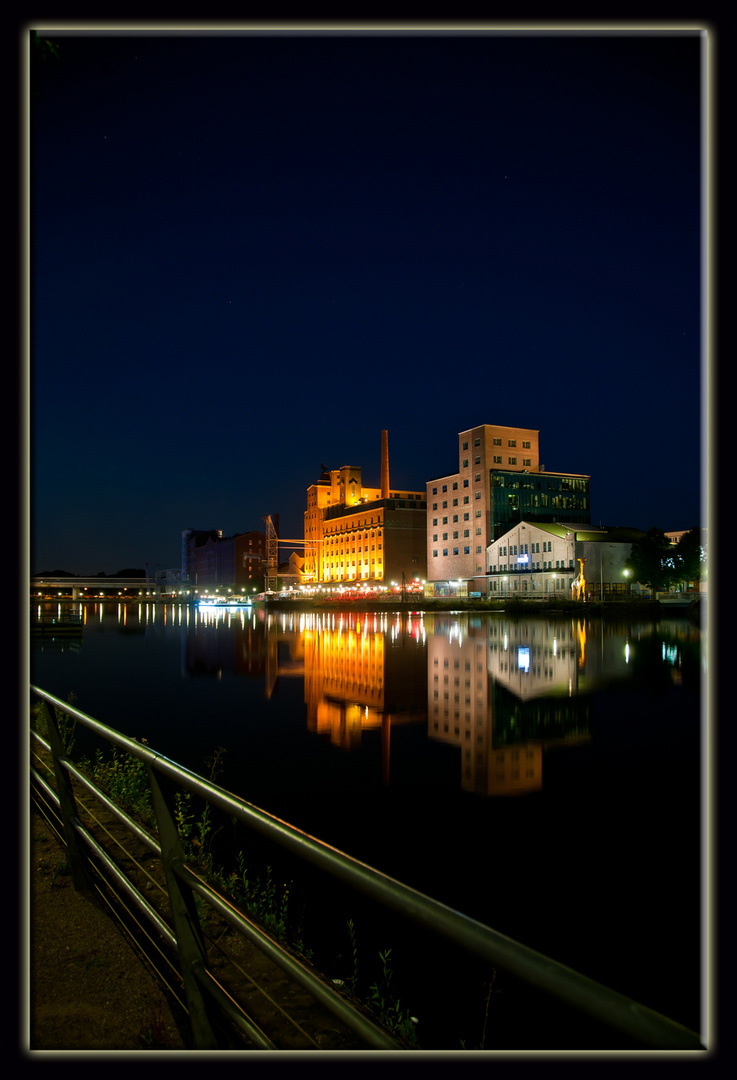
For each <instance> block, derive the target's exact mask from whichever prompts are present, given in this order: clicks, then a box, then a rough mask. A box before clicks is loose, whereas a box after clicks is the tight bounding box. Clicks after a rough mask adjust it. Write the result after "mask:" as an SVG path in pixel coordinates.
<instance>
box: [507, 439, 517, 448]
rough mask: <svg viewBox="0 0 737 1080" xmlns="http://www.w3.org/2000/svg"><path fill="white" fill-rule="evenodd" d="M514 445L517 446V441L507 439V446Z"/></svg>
mask: <svg viewBox="0 0 737 1080" xmlns="http://www.w3.org/2000/svg"><path fill="white" fill-rule="evenodd" d="M516 445H517V440H516V439H508V440H507V446H516Z"/></svg>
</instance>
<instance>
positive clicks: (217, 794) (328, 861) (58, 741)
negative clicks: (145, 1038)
mask: <svg viewBox="0 0 737 1080" xmlns="http://www.w3.org/2000/svg"><path fill="white" fill-rule="evenodd" d="M31 692H32V694H33V695H35V696H36V697H37V698H39V699H40V700H41V701H43V702H44V703H46V705H47V706H50V707H49V708H47V709H46V713H47V716H48V735H49V742H48V744H47V743H46V742H45V741H44V740H43V739H42V738H41V737H40V736H39V734H38V733H37V732H33V731H32V732H31V734H32V735H33V736H34V737H35V738H36V739H38V740H39V741H40V742H41V743H42V744H43V745H44V746H45V747H46V748H47V750H49V751H50V753H51V754H52V756H53V764H54V773H55V777H56V786H57V792H53V791H52V790H51V788H50V787H49V785H48V784H47V783H46V782H45V781H44V779H43V777H41V776H40V774H39V773H38V772H37V771H36V770H35V769H34V768H33V767H32V768H31V776H32V780H33V782H34V783H35V784H36V785H37V788H38V789H39V790H42V791H43V793H44V797H45V798H47V799H53V801H54V802H55V804H56V805H58V808H59V812H60V815H61V820H62V822H63V831H64V839H65V842H66V846H67V849H68V856H69V862H70V864H71V868H72V879H73V883H74V887H75V888H76V889H80V890H85V889H87V888H89V883H90V872H89V859H90V853H92V854H93V855H94V857H95V858H96V859H97V860H98V861H99V862H101V863H103V864H104V865H105V866H106V867H107V870H108V872H109V874H110V875H111V876H112V878H114V879H115V881H116V882H117V885H118V887H119V888H120V889H122V890H123V891H124V892H125V893H126V894H128V896H129V897H130V898H131V899H132V900H133V902H134V903H135V905H136V906H137V908H138V910H139V911H140V912H141V913H142V914H143V915H144V916H145V917H146V918H147V919H148V920H149V922H150V923H151V925H152V926H153V927H155V929H156V931H157V932H158V933H159V934H160V935H161V937H162V938H164V939H165V940H166V941H167V942H168V943H169V944H170V945H171V946H172V947H174V948H176V953H177V957H178V964H179V970H180V974H181V979H182V981H183V984H184V990H185V995H186V1002H187V1009H188V1011H189V1015H190V1022H191V1026H192V1032H193V1038H194V1043H195V1045H196V1047H197V1048H198V1049H211V1048H218V1047H220V1046H222V1045H223V1044H222V1040H221V1036H220V1034H219V1032H220V1030H221V1025H220V1022H219V1021H218V1020H216V1019H215V1018H214V1013H213V1008H215V1009H216V1011H219V1015H220V1016H221V1017H222V1015H223V1014H225V1015H227V1016H228V1017H229V1019H230V1021H231V1023H233V1024H234V1025H235V1026H236V1027H237V1028H238V1029H240V1030H241V1031H242V1032H243V1033H244V1034H246V1036H247V1037H248V1038H249V1039H250V1040H251V1041H252V1042H253V1043H255V1044H256V1045H258V1046H261V1047H267V1048H271V1049H273V1048H274V1047H273V1044H272V1043H271V1041H270V1040H269V1038H268V1036H266V1035H265V1034H264V1033H263V1032H261V1031H260V1030H259V1029H258V1027H257V1025H255V1024H254V1023H253V1021H252V1020H251V1019H250V1018H249V1016H248V1015H247V1013H246V1011H245V1010H244V1009H242V1008H241V1007H240V1006H239V1005H238V1004H237V1003H236V1002H234V1001H233V1000H232V998H231V997H230V996H229V995H228V993H227V992H226V991H225V990H224V989H223V988H222V987H221V986H220V985H219V983H218V981H217V980H216V979H215V978H214V976H213V975H212V973H211V971H210V970H209V967H208V961H207V953H206V948H205V944H204V939H203V936H202V929H201V926H200V921H199V917H198V912H197V905H196V904H195V899H194V898H195V896H199V897H200V898H201V899H203V900H206V901H207V902H208V903H209V904H210V905H211V906H212V907H213V908H214V909H215V910H216V911H217V912H218V913H219V914H220V915H221V916H222V917H223V918H224V919H225V920H226V921H227V922H228V923H229V924H230V925H231V926H232V927H233V928H234V929H235V930H236V931H237V932H238V933H239V934H241V935H243V936H244V937H245V938H246V939H247V940H249V941H250V942H251V943H253V944H254V945H256V946H257V947H258V948H259V949H260V950H261V951H262V952H263V953H264V954H265V955H266V956H267V957H269V958H270V959H271V960H272V961H273V962H274V963H276V964H277V965H278V966H279V967H280V968H281V969H282V970H283V971H284V972H286V974H287V975H288V976H289V977H290V978H292V979H294V980H295V981H296V982H298V983H299V984H300V985H301V986H303V987H304V988H305V989H306V990H307V991H308V992H309V993H310V994H311V995H312V996H313V997H314V999H315V1000H316V1001H317V1002H318V1003H319V1004H320V1005H322V1006H324V1007H326V1008H327V1009H329V1010H330V1011H331V1012H332V1013H333V1015H334V1016H335V1017H336V1018H337V1019H338V1020H340V1021H341V1022H342V1023H343V1024H345V1025H346V1027H348V1028H349V1029H350V1030H351V1031H353V1032H354V1033H355V1034H356V1036H357V1037H358V1038H359V1039H360V1040H362V1041H363V1042H364V1043H365V1044H366V1045H367V1046H368V1047H371V1048H374V1049H384V1050H387V1049H393V1050H397V1049H398V1048H401V1046H400V1045H399V1044H398V1042H397V1040H396V1039H395V1038H394V1037H393V1035H392V1034H391V1033H389V1032H387V1031H386V1030H385V1029H384V1028H382V1027H381V1026H380V1025H379V1024H377V1023H374V1022H373V1021H372V1020H371V1019H370V1018H369V1017H368V1016H367V1015H366V1014H365V1013H363V1012H361V1011H360V1010H359V1009H357V1008H356V1007H355V1006H354V1005H353V1004H352V1003H351V1002H350V1001H349V1000H348V999H347V998H345V997H343V996H341V994H340V993H339V992H338V991H337V990H336V989H334V987H333V986H332V985H330V984H329V983H328V982H327V981H326V980H324V979H323V978H321V977H320V976H318V975H316V974H315V973H314V971H312V970H311V969H309V968H308V967H306V966H305V965H304V964H303V963H301V961H300V960H298V959H296V958H295V956H294V955H292V954H291V953H289V952H287V951H286V950H285V949H284V948H282V947H281V945H280V944H279V943H278V942H277V941H275V940H274V939H272V938H271V937H269V936H268V935H267V934H265V933H264V932H263V931H262V930H261V929H259V927H257V926H256V925H255V924H254V923H252V922H251V921H250V920H248V919H247V918H245V917H244V916H243V915H242V914H241V913H240V912H239V911H238V910H237V909H236V908H235V907H234V905H233V902H232V901H231V900H229V899H228V898H227V897H226V896H224V895H222V894H221V893H219V892H218V891H216V890H215V889H213V888H212V887H211V886H210V885H208V884H207V883H206V882H205V881H204V880H203V879H202V878H200V877H199V876H198V875H197V874H195V873H194V872H193V871H192V869H190V867H188V866H187V865H186V862H185V856H184V849H183V845H182V840H181V837H180V835H179V832H178V829H177V814H176V792H177V790H184V791H185V792H190V793H192V794H194V795H196V796H198V797H201V798H202V799H204V800H205V801H206V802H207V803H208V804H209V805H210V806H212V807H215V808H217V809H218V810H220V811H222V812H223V813H225V814H226V815H227V816H228V817H230V818H231V819H235V820H237V821H238V822H240V823H241V824H242V825H243V826H245V827H246V828H248V829H250V830H253V831H254V832H255V833H257V834H259V835H261V836H262V837H265V838H266V839H267V840H269V841H271V842H273V843H275V844H276V845H278V846H279V847H281V848H282V849H284V850H285V851H287V852H289V853H291V855H292V856H296V858H297V859H298V860H302V861H304V862H305V863H308V864H311V865H312V866H315V867H318V868H319V869H320V870H321V871H324V872H326V873H327V874H329V875H330V876H331V877H333V878H335V879H337V880H338V881H340V882H342V883H343V884H345V885H348V886H349V887H351V888H353V889H355V890H357V891H358V892H360V893H361V894H363V895H364V896H367V897H370V898H372V899H373V900H374V901H376V902H378V903H379V904H380V905H382V906H383V907H384V908H386V909H389V910H391V911H394V912H397V913H399V914H400V915H401V916H403V917H404V918H407V919H410V920H412V921H413V922H414V923H415V925H417V926H420V927H422V928H423V929H424V930H427V931H429V932H430V933H431V934H434V935H437V936H439V937H440V938H441V939H445V940H446V941H448V942H450V943H451V944H452V945H453V946H454V947H457V948H459V949H461V950H463V951H465V952H466V953H467V954H469V955H471V956H472V957H474V958H476V959H477V960H479V959H480V960H483V961H485V962H488V963H489V964H492V965H494V966H498V967H499V968H501V969H503V970H504V971H506V972H508V973H510V974H511V975H513V976H514V977H516V978H518V979H521V980H522V981H523V982H524V983H527V984H529V985H531V986H532V987H533V988H534V989H535V990H538V991H543V992H544V993H546V994H548V995H550V997H551V998H553V999H554V1000H555V1001H557V1002H560V1003H563V1004H565V1005H566V1006H568V1007H570V1008H572V1009H573V1010H575V1011H577V1012H578V1013H579V1014H582V1015H584V1016H586V1017H588V1018H590V1019H593V1020H594V1021H595V1022H597V1023H599V1024H603V1025H604V1026H605V1027H606V1028H607V1029H609V1030H610V1031H612V1032H615V1033H618V1034H619V1035H620V1036H623V1037H624V1038H626V1039H628V1040H631V1041H632V1042H633V1044H635V1046H639V1047H648V1048H653V1049H678V1050H704V1045H703V1043H702V1042H701V1040H700V1037H699V1035H698V1034H697V1033H695V1032H693V1031H691V1030H689V1029H688V1028H686V1027H684V1026H683V1025H681V1024H679V1023H677V1022H675V1021H673V1020H671V1019H669V1018H668V1017H665V1016H662V1015H661V1014H659V1013H657V1012H655V1011H653V1010H651V1009H649V1008H647V1007H646V1006H643V1005H641V1004H639V1003H637V1002H635V1001H633V1000H631V999H630V998H628V997H625V996H624V995H622V994H620V993H618V992H617V991H614V990H611V989H608V988H607V987H605V986H602V985H601V984H599V983H597V982H595V981H593V980H592V979H589V978H588V977H586V976H584V975H581V974H579V973H578V972H576V971H573V970H571V969H570V968H567V967H565V966H564V965H562V964H559V963H558V962H556V961H554V960H552V959H550V958H548V957H546V956H543V955H541V954H540V953H537V952H535V951H534V950H532V949H530V948H528V947H527V946H525V945H522V944H520V943H519V942H517V941H514V940H512V939H510V938H508V937H506V936H505V935H503V934H500V933H498V932H497V931H495V930H493V929H491V928H490V927H488V926H485V925H483V924H482V923H479V922H477V921H476V920H474V919H471V918H469V917H467V916H465V915H463V914H461V913H460V912H458V911H455V910H453V909H451V908H449V907H447V906H446V905H444V904H442V903H440V902H439V901H436V900H433V899H432V898H430V897H428V896H426V895H424V894H423V893H420V892H418V891H416V890H415V889H412V888H410V887H409V886H407V885H404V884H402V883H401V882H399V881H397V880H395V879H393V878H391V877H389V876H387V875H386V874H383V873H381V872H380V871H378V870H375V869H373V868H372V867H370V866H367V865H366V864H364V863H362V862H360V861H358V860H356V859H354V858H352V857H351V856H349V855H346V854H345V853H343V852H341V851H338V850H336V849H335V848H332V847H330V846H328V845H327V844H323V843H322V842H320V841H319V840H316V839H315V838H314V837H311V836H309V835H308V834H306V833H304V832H302V831H301V830H299V829H297V828H295V827H293V826H291V825H288V824H286V823H285V822H283V821H281V820H279V819H278V818H275V817H273V816H271V815H270V814H268V813H265V812H264V811H262V810H259V809H258V808H256V807H254V806H252V805H251V804H249V803H247V802H245V801H243V800H241V799H238V798H236V797H235V796H234V795H232V794H231V793H230V792H228V791H226V790H224V789H223V788H221V787H218V786H217V785H216V784H214V783H212V782H210V781H208V780H205V779H204V778H203V777H201V776H198V775H197V774H195V773H193V772H190V771H189V770H188V769H185V768H183V767H182V766H181V765H178V764H177V763H176V762H174V761H172V760H170V759H169V758H166V757H164V756H163V755H161V754H159V753H157V752H156V751H154V750H152V749H150V748H149V747H147V746H143V745H141V744H140V743H138V742H136V741H135V740H133V739H130V738H127V737H126V736H124V735H122V734H120V733H119V732H118V731H115V730H114V729H112V728H109V727H107V726H106V725H104V724H102V723H100V722H99V721H97V720H95V719H94V718H92V717H91V716H88V715H87V714H85V713H83V712H81V711H80V710H78V709H76V708H74V707H73V706H71V705H69V704H67V703H65V702H63V701H61V700H60V699H59V698H57V697H54V696H53V695H52V694H49V693H47V692H46V691H44V690H41V689H39V688H38V687H35V686H31ZM55 710H59V711H60V712H61V713H62V714H65V715H66V716H68V717H69V718H71V719H72V720H74V721H76V722H77V723H79V724H81V725H82V726H83V727H85V728H87V729H88V730H90V731H92V732H94V733H95V734H96V735H98V736H101V737H102V738H103V739H104V740H105V741H106V742H107V743H109V744H110V745H111V746H112V747H114V748H117V749H119V750H122V751H124V752H126V753H127V754H130V755H132V756H133V757H135V758H138V759H139V760H141V761H143V762H145V764H146V766H147V771H148V778H149V783H150V786H151V795H152V801H153V806H154V810H155V814H156V821H157V826H158V836H159V839H158V841H156V840H154V839H153V838H152V837H151V836H150V835H149V834H148V833H147V832H146V831H145V830H144V829H142V828H141V827H140V826H139V825H138V824H137V823H136V822H135V821H134V820H133V819H132V818H130V817H129V816H128V815H127V814H126V813H125V812H124V811H122V810H121V809H120V807H118V806H117V805H116V804H115V803H114V802H113V801H112V800H111V799H109V798H108V796H107V795H106V794H105V793H104V792H102V791H101V790H100V789H99V788H98V787H97V786H96V785H95V784H94V783H93V782H92V781H91V780H90V779H89V778H88V777H87V776H85V775H84V774H83V773H82V772H80V770H79V769H78V768H77V767H76V766H75V765H74V763H73V762H72V761H71V760H70V759H69V758H68V756H67V755H66V754H65V752H64V748H63V745H62V737H61V734H60V731H59V726H58V722H57V718H56V715H55ZM72 777H73V778H74V779H75V780H76V781H77V782H78V783H79V784H81V785H82V786H83V787H84V788H85V789H86V790H87V791H89V792H90V793H92V794H93V795H94V796H95V797H96V798H97V799H99V800H100V801H101V802H102V803H103V804H104V805H105V806H106V807H107V808H108V810H110V811H111V812H112V813H113V814H114V815H115V816H116V817H117V818H118V819H119V820H120V821H121V822H122V823H124V824H125V826H126V827H127V828H128V829H130V830H131V832H132V833H133V834H134V835H135V836H136V837H137V838H138V839H139V840H140V841H142V842H143V843H144V844H145V845H146V847H147V848H148V849H149V850H150V851H151V852H152V853H153V854H155V855H156V856H157V857H159V858H161V860H162V862H163V867H164V873H165V877H166V885H167V890H168V894H169V902H170V909H171V922H172V926H169V925H168V924H167V923H166V922H165V921H164V920H163V919H162V918H161V916H160V915H159V914H158V913H157V912H156V911H155V910H154V909H153V907H152V906H151V905H150V904H149V903H148V901H147V900H146V899H145V898H144V897H143V896H142V895H141V894H140V893H139V892H138V891H137V890H136V888H135V886H134V885H133V884H131V882H130V881H129V880H128V879H127V878H126V876H125V875H124V874H123V873H122V872H121V871H120V870H119V869H118V867H117V866H116V864H115V863H114V862H113V861H112V860H111V859H110V858H109V856H108V855H107V854H106V853H105V851H104V850H103V849H102V848H101V847H100V845H99V844H98V843H97V841H95V839H94V837H92V835H91V834H90V833H89V831H88V830H87V829H86V828H85V827H84V826H83V825H82V824H81V822H80V820H79V816H78V813H77V806H76V803H75V797H74V791H73V787H72V782H71V781H72Z"/></svg>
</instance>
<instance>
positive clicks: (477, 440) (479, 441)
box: [473, 439, 481, 446]
mask: <svg viewBox="0 0 737 1080" xmlns="http://www.w3.org/2000/svg"><path fill="white" fill-rule="evenodd" d="M473 445H474V446H481V439H474V442H473Z"/></svg>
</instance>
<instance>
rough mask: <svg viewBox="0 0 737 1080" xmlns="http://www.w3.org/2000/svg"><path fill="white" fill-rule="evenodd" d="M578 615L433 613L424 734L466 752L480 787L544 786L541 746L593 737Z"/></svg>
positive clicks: (470, 785)
mask: <svg viewBox="0 0 737 1080" xmlns="http://www.w3.org/2000/svg"><path fill="white" fill-rule="evenodd" d="M585 650H586V630H585V624H584V623H583V622H582V621H581V622H578V621H572V622H570V623H563V622H561V623H559V624H556V623H550V622H547V621H544V620H533V619H530V620H514V621H512V620H507V619H505V618H503V617H502V618H498V619H484V620H481V619H474V618H473V617H468V616H452V617H447V618H440V617H436V618H435V619H434V627H433V633H432V634H429V635H428V734H429V736H430V737H431V738H434V739H437V740H439V741H441V742H446V743H448V744H450V745H453V746H457V747H458V748H459V749H460V752H461V784H462V787H463V788H464V789H465V790H467V791H473V792H475V793H476V794H479V795H485V796H491V795H522V794H529V793H531V792H534V791H540V790H541V788H542V780H543V752H544V751H546V750H548V749H550V748H551V747H554V746H569V745H573V744H576V743H581V742H588V741H590V738H591V734H590V727H589V702H588V699H587V698H586V697H581V696H580V695H579V680H580V679H581V677H582V675H583V672H584V670H585Z"/></svg>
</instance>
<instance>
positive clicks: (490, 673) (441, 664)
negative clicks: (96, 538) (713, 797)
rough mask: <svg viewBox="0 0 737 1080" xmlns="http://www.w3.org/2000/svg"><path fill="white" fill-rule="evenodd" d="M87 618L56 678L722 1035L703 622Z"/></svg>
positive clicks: (332, 835)
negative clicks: (711, 978) (715, 962)
mask: <svg viewBox="0 0 737 1080" xmlns="http://www.w3.org/2000/svg"><path fill="white" fill-rule="evenodd" d="M55 607H56V605H43V606H42V610H43V611H49V610H54V609H55ZM65 610H68V608H66V609H65ZM76 610H81V611H82V614H83V618H84V630H83V633H82V636H81V637H80V638H79V639H77V640H74V641H71V640H61V639H60V640H58V641H50V640H48V639H38V640H36V641H35V642H34V644H33V647H32V653H31V673H32V680H33V682H34V683H35V684H36V685H38V686H40V687H42V688H43V689H45V690H48V691H49V692H51V693H53V694H56V695H58V696H59V697H62V698H66V697H67V695H68V694H69V693H70V692H73V693H74V694H75V695H76V697H77V702H76V703H77V706H78V707H79V708H80V709H82V710H83V711H84V712H87V713H89V714H90V715H91V716H94V717H95V718H96V719H98V720H101V721H102V722H103V723H106V724H108V725H110V726H111V727H114V728H117V729H119V730H120V731H122V732H123V733H125V734H127V735H132V736H135V737H136V738H139V739H140V738H142V737H145V738H146V739H147V740H148V742H149V744H150V745H151V746H152V747H153V748H155V749H157V750H159V751H161V752H162V753H163V754H165V755H166V756H168V757H170V758H173V759H175V760H177V761H179V762H181V763H182V764H184V765H186V766H188V767H189V768H192V769H194V770H196V771H199V772H203V771H206V769H205V762H206V760H207V759H208V758H210V757H211V756H212V754H213V752H214V750H215V749H216V747H223V748H225V750H226V754H225V755H224V757H223V769H224V771H223V773H222V774H221V775H220V776H219V778H218V782H219V783H220V784H222V785H223V786H224V787H226V788H228V789H229V790H231V791H233V792H235V793H236V794H238V795H240V796H242V797H243V798H245V799H247V800H248V801H250V802H252V803H254V804H256V805H257V806H260V807H262V808H263V809H265V810H268V811H270V812H271V813H273V814H276V815H277V816H279V817H281V818H284V819H285V820H287V821H289V822H291V823H293V824H294V825H296V826H298V827H299V828H302V829H304V830H306V831H307V832H309V833H311V834H313V835H315V836H317V837H319V838H320V839H323V840H325V841H327V842H328V843H331V844H333V845H335V846H336V847H338V848H341V849H342V850H344V851H347V852H349V853H350V854H352V855H354V856H356V857H357V858H359V859H362V860H363V861H365V862H368V863H369V864H371V865H374V866H376V867H378V868H379V869H381V870H383V871H385V872H387V873H389V874H391V875H392V876H394V877H397V878H399V879H400V880H402V881H405V882H406V883H407V884H409V885H412V886H414V887H416V888H419V889H421V890H422V891H424V892H427V893H429V894H430V895H432V896H435V897H437V898H438V899H440V900H442V901H443V902H445V903H448V904H450V905H451V906H453V907H455V908H457V909H459V910H461V911H463V912H465V913H466V914H468V915H471V916H473V917H474V918H477V919H480V920H481V921H483V922H485V923H487V924H488V925H490V926H493V927H494V928H495V929H497V930H499V931H501V932H502V933H504V934H507V935H508V936H510V937H512V938H515V939H517V940H520V941H522V942H524V943H525V944H527V945H529V946H531V947H532V948H535V949H537V950H539V951H540V952H542V953H544V954H546V955H549V956H552V957H554V958H555V959H557V960H559V961H561V962H562V963H564V964H567V965H568V966H570V967H573V968H575V969H577V970H579V971H582V972H583V973H585V974H587V975H589V976H591V977H592V978H595V979H597V980H599V981H601V982H603V983H605V984H606V985H609V986H613V987H614V988H616V989H618V990H620V991H622V992H623V993H626V994H628V995H630V996H632V997H634V998H635V999H636V1000H639V1001H642V1002H643V1003H644V1004H647V1005H649V1006H651V1007H652V1008H655V1009H657V1010H659V1011H661V1012H664V1013H665V1014H666V1015H669V1016H671V1017H673V1018H674V1019H676V1020H679V1021H680V1022H681V1023H684V1024H686V1025H688V1026H689V1027H692V1028H694V1029H698V1028H699V1026H700V962H701V952H700V909H699V902H700V886H701V867H700V830H701V791H700V779H701V722H702V718H701V688H702V678H703V675H704V673H705V667H706V660H705V657H706V648H705V634H704V633H703V632H702V631H701V630H699V629H698V628H697V627H695V626H694V625H692V624H691V623H690V622H689V621H688V620H687V619H686V618H682V617H674V618H663V619H660V621H657V622H624V621H623V622H621V623H620V622H612V621H606V622H602V621H601V620H599V619H586V618H581V619H578V618H576V619H572V618H570V617H563V618H555V619H552V618H551V619H547V618H539V617H538V618H516V617H515V618H509V617H507V616H505V615H504V614H503V613H495V614H483V615H472V614H458V615H456V614H443V615H428V614H425V615H422V614H420V613H418V614H414V615H408V614H406V613H405V614H391V615H374V614H368V615H365V614H353V613H342V614H341V613H339V612H335V613H330V614H317V613H301V614H300V613H292V612H279V613H274V614H272V613H265V612H264V611H263V610H255V609H254V610H253V611H252V610H251V609H239V610H237V611H234V612H229V613H228V612H222V611H213V610H211V609H209V610H201V611H197V610H196V609H190V608H186V607H181V608H180V607H178V606H171V605H166V606H164V605H155V606H146V605H142V606H140V607H139V606H134V605H131V604H128V605H118V604H115V603H110V604H108V603H103V604H85V605H83V606H82V607H81V608H80V607H78V608H77V609H76ZM395 952H396V949H395Z"/></svg>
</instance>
